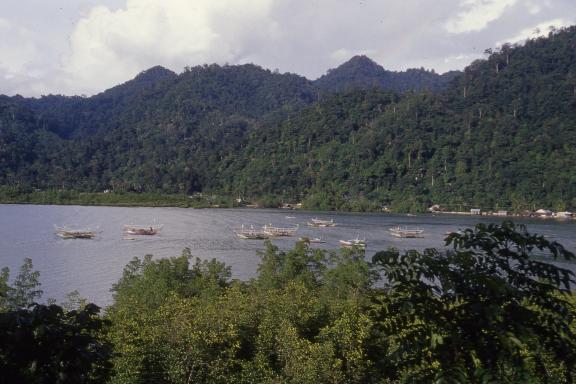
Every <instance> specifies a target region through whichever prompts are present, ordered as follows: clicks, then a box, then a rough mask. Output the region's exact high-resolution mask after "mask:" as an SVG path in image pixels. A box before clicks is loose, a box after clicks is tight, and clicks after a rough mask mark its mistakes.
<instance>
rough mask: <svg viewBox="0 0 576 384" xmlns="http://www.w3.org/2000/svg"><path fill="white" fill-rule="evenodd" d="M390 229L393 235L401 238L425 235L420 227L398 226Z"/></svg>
mask: <svg viewBox="0 0 576 384" xmlns="http://www.w3.org/2000/svg"><path fill="white" fill-rule="evenodd" d="M389 231H390V234H391V235H392V236H394V237H399V238H407V239H415V238H421V237H424V230H423V229H420V228H416V229H410V228H407V227H396V228H390V229H389Z"/></svg>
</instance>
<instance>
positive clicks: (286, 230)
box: [55, 217, 424, 249]
mask: <svg viewBox="0 0 576 384" xmlns="http://www.w3.org/2000/svg"><path fill="white" fill-rule="evenodd" d="M307 225H308V226H310V227H315V228H324V227H335V226H336V223H335V222H334V220H333V219H331V220H325V219H319V218H317V217H315V218H312V219H310V220H309V221H308V222H307ZM162 227H163V226H162V225H132V224H126V225H124V226H123V228H122V233H123V235H124V239H127V240H133V239H134V238H133V237H130V236H153V235H156V234H158V232H159V231H160V230H161V229H162ZM298 229H299V225H298V224H296V225H295V226H290V227H276V226H273V225H272V224H266V225H264V226H262V227H254V226H253V225H250V226H249V227H247V226H244V225H242V227H241V228H240V229H238V230H235V231H234V233H235V234H236V237H238V238H240V239H245V240H266V239H271V238H277V237H288V236H294V235H295V234H296V232H297V231H298ZM389 231H390V234H391V235H392V236H394V237H398V238H420V237H424V230H423V229H419V228H416V229H411V228H407V227H400V226H398V227H395V228H390V229H389ZM55 233H56V235H57V236H59V237H61V238H63V239H92V238H94V237H96V234H97V233H99V232H98V231H94V230H90V229H78V228H67V227H58V226H55ZM299 240H300V241H305V242H308V243H325V242H326V241H325V240H324V239H322V238H320V237H300V238H299ZM338 244H339V245H340V246H341V247H343V248H360V249H366V239H365V238H363V239H361V238H360V236H359V235H358V236H356V238H355V239H350V240H339V241H338Z"/></svg>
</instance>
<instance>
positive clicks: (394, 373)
mask: <svg viewBox="0 0 576 384" xmlns="http://www.w3.org/2000/svg"><path fill="white" fill-rule="evenodd" d="M446 244H447V245H448V246H452V249H451V250H447V251H442V252H441V251H438V250H435V249H427V250H425V251H424V252H417V251H408V252H406V253H404V254H401V253H400V252H398V251H397V250H388V251H384V252H379V253H377V254H376V255H375V256H374V257H373V262H374V263H375V264H376V265H378V266H379V267H380V268H381V270H382V273H383V276H384V278H385V280H386V281H387V282H386V284H385V290H384V293H383V294H382V295H380V296H379V298H378V300H377V304H376V306H375V310H374V320H375V321H376V322H377V328H378V329H379V333H378V334H377V335H376V340H377V341H376V342H375V343H376V350H379V352H382V353H385V356H386V358H385V359H380V361H379V363H380V364H379V368H380V369H381V370H382V373H383V374H384V375H385V376H388V377H392V378H396V379H403V380H406V381H410V382H413V381H416V382H432V381H434V382H448V383H452V382H454V383H456V382H466V383H481V382H482V383H483V382H500V383H507V382H509V383H517V382H544V383H546V382H568V383H571V382H572V380H573V370H574V363H575V362H576V339H575V335H574V333H573V330H571V329H570V326H571V324H572V323H573V322H574V307H573V306H572V304H570V301H569V300H570V297H569V296H568V295H569V294H570V289H571V287H573V285H574V283H575V281H574V274H573V273H572V272H571V271H569V270H566V269H563V268H560V267H558V266H556V265H555V264H551V263H549V261H551V260H555V259H557V258H563V259H566V260H571V259H574V255H573V254H572V253H571V252H569V251H567V250H566V249H564V248H563V247H562V246H561V245H560V244H558V243H555V242H550V241H548V240H546V239H545V238H544V237H542V236H537V235H530V234H529V233H528V232H527V231H526V228H525V227H524V226H520V225H519V226H516V225H514V224H513V223H511V222H505V223H503V224H502V225H493V224H491V225H483V224H479V225H477V226H476V227H475V228H474V229H467V230H465V231H464V232H463V233H462V234H458V233H453V234H451V235H450V236H448V237H447V238H446ZM378 341H380V343H379V344H378ZM375 357H376V358H378V356H377V355H375ZM558 368H560V369H561V370H560V372H559V370H558ZM553 375H556V376H554V377H552V376H553Z"/></svg>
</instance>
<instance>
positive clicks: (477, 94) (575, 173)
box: [0, 27, 576, 211]
mask: <svg viewBox="0 0 576 384" xmlns="http://www.w3.org/2000/svg"><path fill="white" fill-rule="evenodd" d="M575 46H576V28H575V27H570V28H567V29H564V30H561V31H558V32H556V33H554V34H550V35H549V36H548V37H547V38H538V39H532V40H530V41H528V42H527V43H526V44H525V45H524V46H505V47H502V49H500V50H498V51H496V52H493V53H492V54H491V55H490V56H489V57H488V58H487V59H485V60H479V61H476V62H474V63H472V64H471V65H470V66H469V67H467V68H466V70H465V71H464V72H463V73H462V74H461V75H459V76H456V77H455V78H454V79H452V80H451V81H449V82H448V83H447V86H446V89H445V90H443V91H439V92H435V93H433V92H428V91H423V92H414V91H410V92H405V93H402V92H394V91H389V90H383V89H382V88H379V87H372V86H367V87H365V88H363V89H362V88H358V87H350V88H348V89H346V90H344V91H338V92H324V91H321V90H320V89H319V87H317V86H315V85H314V83H313V82H311V81H309V80H307V79H305V78H303V77H301V76H298V75H293V74H279V73H274V72H271V71H269V70H266V69H263V68H260V67H258V66H255V65H251V64H247V65H243V66H218V65H205V66H198V67H192V68H189V69H187V70H186V71H185V72H184V73H182V74H180V75H176V77H174V76H172V75H171V74H170V73H167V72H164V71H163V70H162V69H159V68H157V70H158V71H159V73H160V76H159V77H158V78H156V77H155V76H150V78H147V75H146V74H143V77H140V78H139V79H138V80H135V82H133V83H129V84H127V85H126V83H125V84H124V85H121V86H120V87H121V88H119V89H115V90H114V91H113V92H108V93H107V94H106V93H104V94H101V95H100V96H98V97H92V98H80V97H58V96H47V97H44V98H41V99H35V100H30V99H25V98H21V97H12V98H9V97H0V170H1V171H0V185H1V186H0V197H1V196H2V194H3V193H12V192H9V191H12V189H10V188H21V186H28V187H30V188H32V187H33V188H41V189H62V190H70V189H73V190H79V191H102V190H105V189H110V190H113V191H116V192H119V193H121V192H158V193H186V194H189V193H194V192H198V191H212V192H217V193H223V194H229V195H232V196H243V197H245V198H248V199H257V198H264V197H266V196H274V197H275V198H277V199H282V200H285V201H303V202H304V203H305V206H306V207H308V208H316V209H351V210H374V209H379V208H381V206H382V205H386V206H391V207H393V208H394V209H396V210H399V211H408V210H424V209H425V208H427V206H429V205H430V204H432V203H438V204H442V205H444V206H448V207H462V206H465V207H470V206H478V207H481V208H501V209H514V210H521V209H529V208H530V209H532V208H534V206H536V205H538V206H547V207H550V208H554V209H559V210H561V209H568V208H570V209H575V208H576V153H574V151H573V150H572V149H571V148H574V147H576V132H575V131H574V130H575V127H576V53H575V52H576V50H574V49H573V48H574V47H575ZM355 61H356V63H355V62H354V61H353V62H352V64H359V65H360V66H364V67H366V68H367V69H368V72H369V73H370V71H373V72H374V73H377V74H381V73H382V71H381V70H380V68H381V67H379V66H378V65H377V64H375V63H370V62H369V61H367V60H366V59H364V58H359V59H356V60H355ZM370 68H371V69H370ZM344 69H346V68H344ZM382 70H383V69H382ZM332 72H333V71H332ZM152 75H153V73H152ZM139 81H142V82H143V83H146V84H148V85H149V86H144V87H138V86H136V87H134V89H137V90H138V91H135V92H133V93H130V92H128V89H129V88H130V87H132V86H134V85H135V84H137V83H138V82H139ZM123 86H124V87H123ZM125 91H126V92H125ZM18 186H20V187H18Z"/></svg>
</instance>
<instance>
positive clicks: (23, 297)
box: [8, 258, 42, 309]
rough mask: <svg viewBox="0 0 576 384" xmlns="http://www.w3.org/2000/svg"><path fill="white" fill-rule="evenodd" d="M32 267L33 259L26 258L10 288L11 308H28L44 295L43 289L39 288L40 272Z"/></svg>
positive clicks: (9, 300) (9, 301)
mask: <svg viewBox="0 0 576 384" xmlns="http://www.w3.org/2000/svg"><path fill="white" fill-rule="evenodd" d="M32 268H33V266H32V259H29V258H26V259H24V263H23V264H22V266H21V267H20V272H18V275H16V279H15V280H14V283H13V286H12V287H10V288H9V289H8V303H9V308H10V309H20V308H28V307H30V306H32V305H33V304H35V303H36V300H37V299H39V298H40V297H41V296H42V290H41V289H39V287H40V281H39V280H38V278H39V277H40V272H38V271H34V270H33V269H32Z"/></svg>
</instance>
